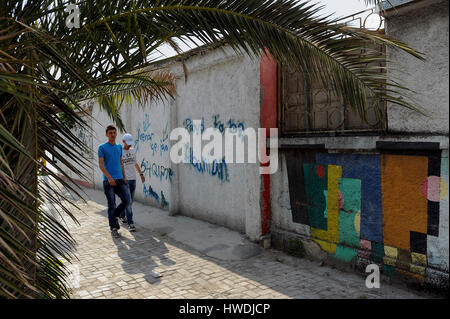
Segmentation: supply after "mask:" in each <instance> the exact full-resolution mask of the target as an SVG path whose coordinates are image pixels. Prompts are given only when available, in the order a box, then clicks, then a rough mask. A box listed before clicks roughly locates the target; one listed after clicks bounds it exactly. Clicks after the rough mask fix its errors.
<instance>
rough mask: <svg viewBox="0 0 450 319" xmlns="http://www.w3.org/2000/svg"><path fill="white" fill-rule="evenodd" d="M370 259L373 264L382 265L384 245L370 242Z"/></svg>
mask: <svg viewBox="0 0 450 319" xmlns="http://www.w3.org/2000/svg"><path fill="white" fill-rule="evenodd" d="M370 257H371V259H372V260H373V261H374V262H376V263H379V264H382V263H383V257H384V245H383V244H379V243H375V242H372V254H371V255H370Z"/></svg>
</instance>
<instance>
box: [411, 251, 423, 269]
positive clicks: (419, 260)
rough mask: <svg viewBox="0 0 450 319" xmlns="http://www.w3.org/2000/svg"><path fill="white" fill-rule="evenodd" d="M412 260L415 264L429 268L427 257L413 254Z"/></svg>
mask: <svg viewBox="0 0 450 319" xmlns="http://www.w3.org/2000/svg"><path fill="white" fill-rule="evenodd" d="M411 260H412V263H413V264H416V265H421V266H427V256H426V255H423V254H418V253H411Z"/></svg>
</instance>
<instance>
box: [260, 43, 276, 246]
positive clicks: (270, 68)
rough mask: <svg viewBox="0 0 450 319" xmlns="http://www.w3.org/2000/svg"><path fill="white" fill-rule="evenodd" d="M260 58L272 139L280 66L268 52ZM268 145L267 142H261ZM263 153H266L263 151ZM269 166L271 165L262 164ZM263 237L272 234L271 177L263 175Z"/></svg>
mask: <svg viewBox="0 0 450 319" xmlns="http://www.w3.org/2000/svg"><path fill="white" fill-rule="evenodd" d="M266 53H267V55H266V54H264V53H262V54H261V58H260V85H261V99H260V101H261V113H260V114H261V128H262V129H266V136H267V137H270V128H277V122H278V117H277V109H278V64H277V62H275V60H274V59H273V58H272V57H271V56H270V54H269V53H268V52H267V51H266ZM259 142H260V143H263V144H262V145H264V146H265V145H266V141H259ZM262 151H264V150H263V149H262ZM260 165H261V166H268V165H269V164H260ZM261 183H262V185H261V197H260V198H261V237H262V238H263V239H264V238H267V236H268V234H269V232H270V219H271V208H270V207H271V205H270V175H261Z"/></svg>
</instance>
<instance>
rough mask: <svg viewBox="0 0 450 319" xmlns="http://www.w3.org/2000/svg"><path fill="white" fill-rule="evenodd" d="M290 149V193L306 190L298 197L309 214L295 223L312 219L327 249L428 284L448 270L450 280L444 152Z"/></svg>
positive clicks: (345, 258) (309, 222)
mask: <svg viewBox="0 0 450 319" xmlns="http://www.w3.org/2000/svg"><path fill="white" fill-rule="evenodd" d="M289 152H290V154H289V156H286V161H287V163H286V164H287V169H288V178H289V187H290V193H294V194H301V196H292V195H291V202H292V199H295V207H297V209H296V212H295V213H296V214H298V211H299V209H298V208H299V207H307V212H308V216H307V217H308V218H301V219H299V218H298V216H297V218H296V219H293V221H294V223H299V222H300V223H302V224H304V225H308V226H309V227H310V233H311V240H313V241H315V242H317V243H318V244H319V245H320V246H321V248H322V249H323V250H325V251H327V252H328V253H330V254H331V255H332V256H334V257H335V258H336V259H340V260H343V261H346V262H357V263H358V262H361V261H362V260H367V261H369V262H372V263H378V264H381V265H383V271H384V273H385V274H387V275H395V274H403V275H405V274H406V275H408V276H409V277H413V278H416V279H418V280H419V281H421V282H424V281H425V280H434V279H431V277H433V278H435V277H436V272H439V271H440V276H442V274H444V276H445V274H446V276H447V281H448V268H449V265H448V255H449V254H448V251H449V248H448V233H449V222H448V183H449V180H448V157H442V156H441V155H442V154H441V151H439V150H436V151H434V150H430V151H405V152H398V151H391V152H389V151H386V152H382V153H381V154H329V153H326V152H324V151H320V152H319V151H317V152H315V151H302V150H296V151H292V150H290V151H289ZM304 152H305V153H307V154H308V155H307V156H305V155H304V154H303V153H304ZM295 153H297V155H296V154H295ZM312 153H315V156H313V154H312ZM298 167H302V168H303V170H299V169H298ZM299 172H300V174H299ZM291 179H294V180H295V182H291ZM291 204H293V203H291ZM292 206H293V207H294V205H292ZM293 217H294V210H293Z"/></svg>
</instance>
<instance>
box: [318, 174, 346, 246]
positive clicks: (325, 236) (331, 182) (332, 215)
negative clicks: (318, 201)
mask: <svg viewBox="0 0 450 319" xmlns="http://www.w3.org/2000/svg"><path fill="white" fill-rule="evenodd" d="M341 177H342V167H341V166H336V165H328V199H327V200H328V219H327V228H328V230H323V229H317V228H311V237H312V238H318V239H319V240H324V241H328V242H329V243H334V244H337V243H338V242H339V199H338V198H339V178H341ZM319 245H320V243H319ZM323 249H324V250H326V251H328V250H327V249H325V248H323ZM334 252H335V253H336V245H334Z"/></svg>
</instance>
